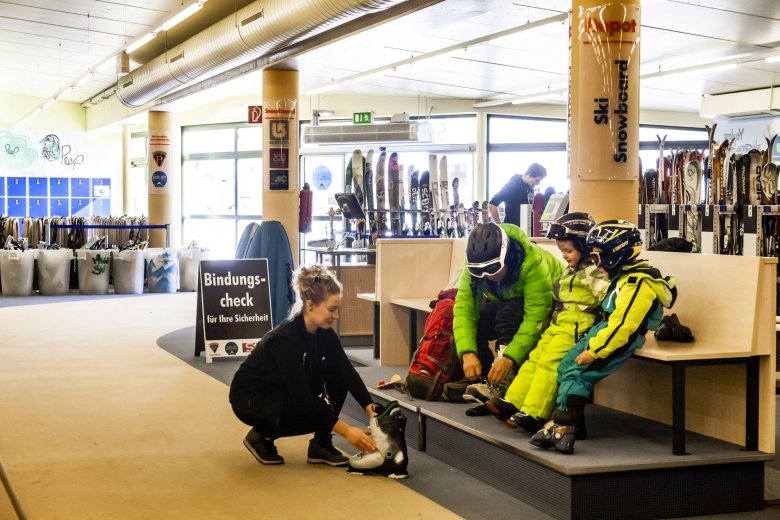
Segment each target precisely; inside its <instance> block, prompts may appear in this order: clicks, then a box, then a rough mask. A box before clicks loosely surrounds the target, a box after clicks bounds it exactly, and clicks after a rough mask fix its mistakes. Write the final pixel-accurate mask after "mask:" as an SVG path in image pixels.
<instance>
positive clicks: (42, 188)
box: [27, 177, 49, 197]
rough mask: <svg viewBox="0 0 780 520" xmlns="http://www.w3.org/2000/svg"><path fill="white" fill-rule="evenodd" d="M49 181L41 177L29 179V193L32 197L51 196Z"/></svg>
mask: <svg viewBox="0 0 780 520" xmlns="http://www.w3.org/2000/svg"><path fill="white" fill-rule="evenodd" d="M46 181H47V179H42V178H40V177H28V178H27V193H28V194H29V195H30V197H47V196H48V195H49V186H48V184H49V183H48V182H46Z"/></svg>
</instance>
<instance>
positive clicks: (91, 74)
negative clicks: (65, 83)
mask: <svg viewBox="0 0 780 520" xmlns="http://www.w3.org/2000/svg"><path fill="white" fill-rule="evenodd" d="M94 75H95V73H94V72H90V73H89V74H87V75H86V76H84V77H83V78H81V79H80V80H78V81H77V82H76V84H75V85H73V87H74V88H75V87H80V86H81V85H83V84H84V83H86V82H87V81H89V80H91V79H92V76H94Z"/></svg>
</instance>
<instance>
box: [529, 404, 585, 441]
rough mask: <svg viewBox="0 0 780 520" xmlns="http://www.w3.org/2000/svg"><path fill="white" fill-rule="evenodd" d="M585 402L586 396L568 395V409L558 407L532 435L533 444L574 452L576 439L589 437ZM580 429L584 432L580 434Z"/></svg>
mask: <svg viewBox="0 0 780 520" xmlns="http://www.w3.org/2000/svg"><path fill="white" fill-rule="evenodd" d="M585 403H587V399H586V398H585V397H582V396H579V395H570V396H568V397H567V398H566V410H565V411H564V410H560V409H558V408H556V409H555V412H553V416H552V420H551V421H550V422H548V423H547V424H545V425H544V428H542V429H541V430H539V431H538V432H536V433H535V434H534V436H533V437H531V444H533V445H534V446H539V447H540V448H555V449H556V450H557V451H560V452H561V453H568V454H571V453H574V441H575V440H577V439H582V438H586V437H587V433H585ZM580 429H581V430H582V432H580V433H579V434H578V430H580Z"/></svg>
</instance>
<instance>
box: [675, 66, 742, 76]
mask: <svg viewBox="0 0 780 520" xmlns="http://www.w3.org/2000/svg"><path fill="white" fill-rule="evenodd" d="M737 67H738V65H737V64H736V63H726V64H720V65H711V66H708V65H705V66H702V67H687V68H684V69H679V70H668V71H664V70H662V71H661V76H663V77H670V76H682V75H687V74H703V73H709V72H722V71H726V70H735V69H736V68H737Z"/></svg>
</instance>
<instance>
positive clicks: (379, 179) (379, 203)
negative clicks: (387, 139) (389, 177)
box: [374, 148, 387, 235]
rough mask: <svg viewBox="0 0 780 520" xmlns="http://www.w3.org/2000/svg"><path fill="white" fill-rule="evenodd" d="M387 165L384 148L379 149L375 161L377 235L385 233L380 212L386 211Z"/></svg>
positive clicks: (383, 218) (383, 220)
mask: <svg viewBox="0 0 780 520" xmlns="http://www.w3.org/2000/svg"><path fill="white" fill-rule="evenodd" d="M386 163H387V152H386V151H385V148H380V149H379V158H378V159H377V161H376V168H375V171H376V179H375V181H374V182H375V184H376V210H377V226H376V228H377V234H379V235H383V234H384V232H385V231H387V223H386V221H385V214H384V212H383V211H382V210H384V209H387V185H386V180H385V165H386Z"/></svg>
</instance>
